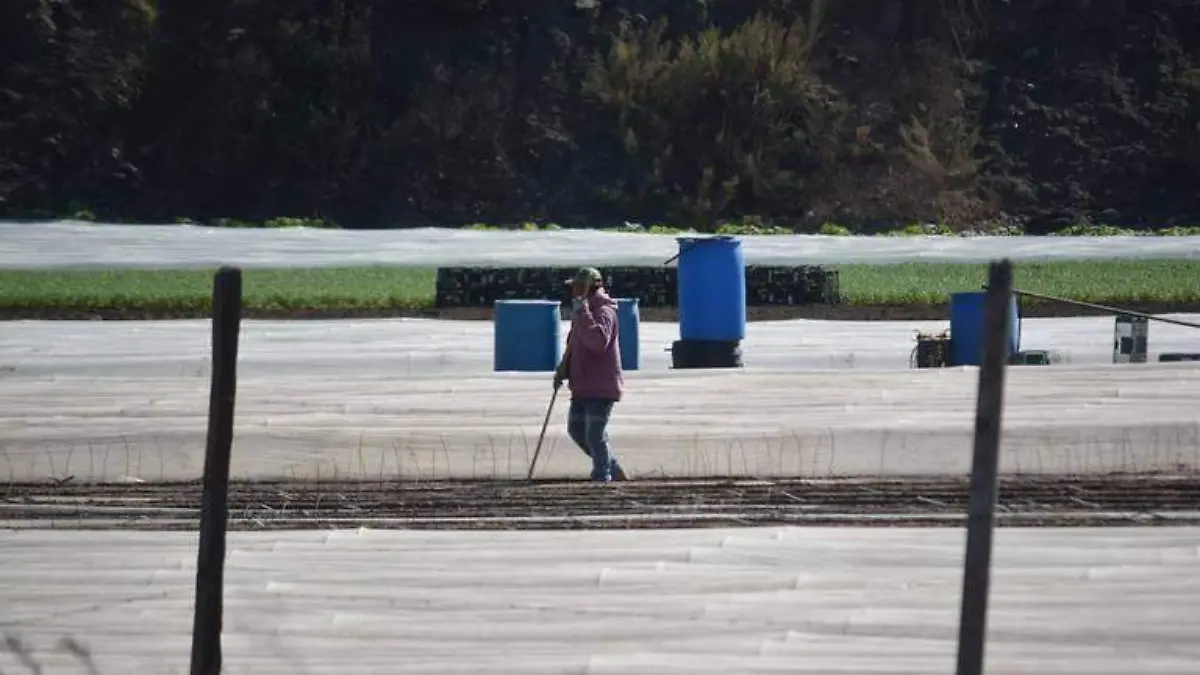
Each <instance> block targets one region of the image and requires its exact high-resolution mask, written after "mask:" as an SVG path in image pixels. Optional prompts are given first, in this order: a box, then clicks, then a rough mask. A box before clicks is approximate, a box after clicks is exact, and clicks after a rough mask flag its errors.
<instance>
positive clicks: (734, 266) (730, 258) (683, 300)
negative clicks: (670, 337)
mask: <svg viewBox="0 0 1200 675" xmlns="http://www.w3.org/2000/svg"><path fill="white" fill-rule="evenodd" d="M678 241H679V275H678V280H679V281H678V283H679V337H680V338H682V339H684V340H709V341H716V342H736V341H740V340H743V339H745V337H746V259H745V257H744V256H743V254H742V242H741V241H739V240H737V239H734V238H733V237H726V236H722V237H703V238H698V237H680V238H679V239H678Z"/></svg>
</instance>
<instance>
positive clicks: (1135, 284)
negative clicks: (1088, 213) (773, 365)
mask: <svg viewBox="0 0 1200 675" xmlns="http://www.w3.org/2000/svg"><path fill="white" fill-rule="evenodd" d="M837 269H838V270H839V272H840V274H839V277H840V281H841V290H842V296H843V298H845V300H846V301H847V302H849V303H851V304H856V305H893V304H898V305H915V304H926V303H939V302H946V301H947V295H948V294H949V293H956V292H959V291H973V290H980V289H981V288H982V287H983V284H984V282H985V281H986V280H987V265H985V264H958V263H946V264H941V263H901V264H896V265H838V266H837ZM1014 285H1015V287H1016V288H1018V289H1020V290H1023V291H1030V292H1033V293H1042V294H1046V295H1054V296H1058V297H1063V298H1070V299H1072V300H1082V301H1085V302H1094V303H1101V304H1110V303H1111V304H1120V303H1122V302H1164V303H1165V302H1170V303H1185V302H1197V301H1200V260H1078V261H1076V260H1072V261H1060V262H1028V263H1022V262H1018V263H1016V264H1015V265H1014Z"/></svg>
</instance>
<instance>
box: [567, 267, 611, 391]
mask: <svg viewBox="0 0 1200 675" xmlns="http://www.w3.org/2000/svg"><path fill="white" fill-rule="evenodd" d="M618 328H619V326H618V319H617V301H616V300H613V299H612V298H611V297H609V296H608V294H607V293H605V292H604V289H602V288H601V289H597V290H596V291H595V292H594V293H593V294H592V295H591V296H589V297H588V299H587V301H586V302H584V303H583V305H582V306H581V307H580V308H579V310H578V311H576V312H575V313H574V315H573V316H572V317H571V331H570V332H569V333H567V349H566V353H565V354H564V355H563V358H564V359H566V360H567V367H568V372H567V379H568V382H569V383H570V386H571V395H572V397H573V398H602V399H608V400H612V401H619V400H621V394H622V393H623V392H624V390H625V378H624V376H623V375H622V373H621V344H620V335H619V334H620V330H619V329H618Z"/></svg>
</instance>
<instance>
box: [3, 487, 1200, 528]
mask: <svg viewBox="0 0 1200 675" xmlns="http://www.w3.org/2000/svg"><path fill="white" fill-rule="evenodd" d="M200 502H201V486H200V484H199V483H198V482H189V483H166V484H136V485H127V484H93V485H73V484H70V483H67V484H49V483H40V484H14V485H10V486H8V487H7V488H5V489H3V491H0V520H7V521H10V522H11V521H21V522H23V523H24V524H25V525H24V526H26V527H30V526H32V527H55V528H64V527H66V528H86V527H122V528H136V529H147V528H149V529H195V528H196V527H197V525H198V522H199V514H200ZM967 502H968V482H967V479H966V478H965V477H961V478H960V477H911V478H893V479H881V478H846V479H825V480H799V479H796V480H756V479H751V478H743V479H731V478H723V479H710V480H673V481H658V480H656V481H636V480H635V481H629V482H622V483H614V484H610V485H607V486H601V485H593V484H591V483H589V482H586V481H534V482H520V481H505V482H472V481H463V482H430V483H407V482H377V481H361V482H323V483H318V482H235V483H232V484H231V486H230V490H229V518H230V527H231V528H232V529H295V528H311V527H374V528H421V529H431V528H436V529H581V528H586V529H600V528H606V529H629V528H646V527H656V528H662V527H712V526H736V525H785V524H791V525H797V524H806V525H874V526H895V525H908V526H955V527H960V526H962V525H963V524H964V523H965V519H966V511H967ZM997 522H998V524H1000V525H1023V526H1031V525H1055V526H1062V525H1087V526H1094V525H1110V526H1111V525H1147V524H1150V525H1153V524H1176V525H1177V524H1181V523H1191V524H1197V523H1200V476H1197V475H1183V476H1172V475H1137V474H1121V475H1108V476H1089V477H1078V476H1006V477H1002V478H1001V480H1000V490H999V500H998V505H997Z"/></svg>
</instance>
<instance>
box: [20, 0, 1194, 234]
mask: <svg viewBox="0 0 1200 675" xmlns="http://www.w3.org/2000/svg"><path fill="white" fill-rule="evenodd" d="M0 68H2V70H0V216H3V217H43V216H61V215H69V214H70V213H72V212H73V211H76V210H81V209H84V210H88V211H90V212H92V213H94V214H95V215H96V216H97V217H100V218H106V219H118V220H163V219H171V218H174V217H179V216H186V217H192V218H202V219H207V218H214V217H237V218H244V219H266V218H270V217H275V216H300V217H324V218H329V219H333V220H336V221H338V222H341V223H342V224H343V225H345V226H349V227H380V226H405V225H417V224H421V225H424V224H431V223H433V224H443V225H449V224H454V223H461V222H475V221H508V222H512V221H521V220H530V219H539V218H545V219H552V220H556V221H557V222H563V223H579V224H588V223H600V222H612V221H613V220H617V221H620V220H625V219H633V220H643V221H654V220H663V221H670V222H676V223H681V224H691V225H700V226H703V225H705V224H708V223H712V222H715V221H716V220H719V219H722V218H736V217H743V216H748V215H754V216H759V217H763V218H769V219H772V220H775V221H777V222H781V223H785V224H797V225H803V224H813V223H818V224H819V223H820V222H822V221H836V222H840V223H843V224H847V225H863V224H870V223H877V222H880V223H881V222H895V221H911V220H917V219H922V220H940V221H944V222H950V223H956V224H961V225H964V226H966V225H970V226H978V225H979V224H981V223H997V222H1004V221H1006V220H1011V219H1013V218H1020V219H1023V220H1026V221H1032V223H1033V225H1034V226H1035V227H1036V226H1037V224H1038V223H1039V222H1040V223H1046V222H1059V221H1063V220H1070V219H1075V218H1078V217H1080V216H1091V217H1094V218H1097V219H1100V220H1104V221H1106V222H1110V223H1112V224H1125V225H1131V224H1134V225H1136V224H1140V225H1151V224H1154V225H1158V224H1165V223H1166V222H1168V221H1175V222H1187V221H1189V219H1195V218H1197V216H1200V191H1198V190H1197V189H1196V187H1195V186H1196V185H1197V184H1200V126H1198V125H1200V6H1198V5H1197V3H1196V2H1195V0H1139V2H1132V1H1129V0H1023V1H1022V2H1007V1H1004V0H736V1H735V0H708V1H707V2H704V1H701V0H639V1H638V2H633V1H632V0H407V1H404V2H399V1H392V0H205V1H204V2H198V1H194V0H158V1H157V2H156V1H155V0H6V1H5V2H4V3H0ZM1195 222H1196V221H1195V220H1191V221H1190V222H1189V224H1194V223H1195Z"/></svg>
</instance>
